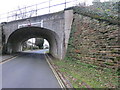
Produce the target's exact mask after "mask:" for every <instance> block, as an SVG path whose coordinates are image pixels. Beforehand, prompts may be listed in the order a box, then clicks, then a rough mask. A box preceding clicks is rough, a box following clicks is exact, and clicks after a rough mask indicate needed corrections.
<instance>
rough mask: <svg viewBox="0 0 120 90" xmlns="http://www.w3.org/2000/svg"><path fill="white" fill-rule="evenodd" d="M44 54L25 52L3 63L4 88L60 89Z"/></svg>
mask: <svg viewBox="0 0 120 90" xmlns="http://www.w3.org/2000/svg"><path fill="white" fill-rule="evenodd" d="M34 52H35V51H34ZM42 53H43V51H41V52H40V51H37V52H36V53H33V52H32V53H31V52H29V53H28V52H24V53H21V54H20V56H19V57H17V58H15V59H13V60H10V61H8V62H5V63H3V64H2V88H60V85H59V83H58V81H57V79H56V78H55V76H54V74H53V72H52V70H51V69H50V67H49V65H48V63H47V62H46V60H45V55H44V54H42Z"/></svg>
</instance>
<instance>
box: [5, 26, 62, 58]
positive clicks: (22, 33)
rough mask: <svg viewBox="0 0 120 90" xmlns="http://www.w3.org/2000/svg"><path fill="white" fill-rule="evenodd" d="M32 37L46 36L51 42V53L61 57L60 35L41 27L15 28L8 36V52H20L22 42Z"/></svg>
mask: <svg viewBox="0 0 120 90" xmlns="http://www.w3.org/2000/svg"><path fill="white" fill-rule="evenodd" d="M30 38H44V39H46V40H47V41H48V42H49V44H50V49H49V53H50V54H51V55H52V56H54V57H56V58H59V59H60V58H61V57H60V55H61V48H60V47H61V45H62V44H61V43H60V39H59V36H58V35H57V34H56V33H55V32H54V31H51V30H48V29H45V28H41V27H23V28H20V29H17V30H15V31H14V32H13V33H12V34H11V35H10V36H9V38H8V41H7V52H8V53H15V52H20V51H21V50H22V49H21V47H22V43H23V42H24V41H26V40H28V39H30Z"/></svg>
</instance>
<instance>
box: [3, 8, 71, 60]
mask: <svg viewBox="0 0 120 90" xmlns="http://www.w3.org/2000/svg"><path fill="white" fill-rule="evenodd" d="M72 20H73V10H71V9H67V10H64V11H60V12H57V13H51V14H46V15H42V16H35V17H30V18H26V19H20V20H14V21H10V22H5V23H3V24H2V26H1V28H2V31H3V34H4V38H3V43H4V48H3V50H4V51H5V52H6V53H9V54H10V53H15V52H19V51H21V50H22V49H21V47H22V43H23V42H24V41H26V40H28V39H30V38H44V39H46V40H47V41H48V42H49V44H50V54H52V55H53V56H54V57H56V58H58V59H63V58H64V56H65V53H66V50H67V44H68V39H69V34H70V30H71V25H72Z"/></svg>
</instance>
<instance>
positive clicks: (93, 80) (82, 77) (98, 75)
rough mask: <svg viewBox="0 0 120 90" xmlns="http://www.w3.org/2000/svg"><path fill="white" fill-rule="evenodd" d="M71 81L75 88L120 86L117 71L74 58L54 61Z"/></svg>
mask: <svg viewBox="0 0 120 90" xmlns="http://www.w3.org/2000/svg"><path fill="white" fill-rule="evenodd" d="M52 62H53V63H54V64H55V65H56V66H57V67H58V69H59V71H60V72H61V73H62V74H63V75H65V77H66V78H67V79H68V80H69V81H70V82H71V84H72V85H73V87H74V88H116V87H117V86H118V74H117V72H115V71H113V70H110V69H107V68H104V69H103V70H101V69H99V68H98V66H94V65H92V64H86V63H81V62H80V61H79V60H78V61H72V60H53V61H52Z"/></svg>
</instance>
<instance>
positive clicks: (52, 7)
mask: <svg viewBox="0 0 120 90" xmlns="http://www.w3.org/2000/svg"><path fill="white" fill-rule="evenodd" d="M76 1H77V0H65V1H64V2H63V1H62V2H59V3H57V1H56V3H55V0H49V1H48V0H47V1H44V2H41V3H39V4H35V5H31V6H26V7H23V8H19V9H17V10H14V11H10V12H7V13H5V14H1V15H0V23H1V22H9V21H14V20H19V19H25V18H30V17H33V16H39V15H44V14H49V13H54V12H58V11H61V10H64V9H65V8H68V7H72V6H75V5H76Z"/></svg>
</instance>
